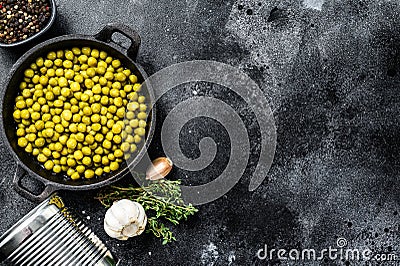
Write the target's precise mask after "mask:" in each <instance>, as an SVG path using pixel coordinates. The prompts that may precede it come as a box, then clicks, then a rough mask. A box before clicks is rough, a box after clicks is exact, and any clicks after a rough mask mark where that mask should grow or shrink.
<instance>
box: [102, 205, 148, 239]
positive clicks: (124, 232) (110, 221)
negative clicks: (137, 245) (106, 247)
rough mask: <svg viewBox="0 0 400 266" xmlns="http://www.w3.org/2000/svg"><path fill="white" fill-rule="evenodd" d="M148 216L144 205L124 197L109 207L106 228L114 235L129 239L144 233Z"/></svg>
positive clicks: (105, 222)
mask: <svg viewBox="0 0 400 266" xmlns="http://www.w3.org/2000/svg"><path fill="white" fill-rule="evenodd" d="M146 223H147V216H146V213H145V211H144V209H143V206H142V205H140V204H139V203H137V202H134V201H131V200H127V199H123V200H119V201H117V202H114V204H113V205H112V206H111V208H109V209H108V210H107V212H106V216H105V218H104V230H105V231H106V233H107V234H108V235H109V236H110V237H112V238H116V239H119V240H127V239H128V238H130V237H133V236H137V235H140V234H141V233H143V231H144V229H145V227H146Z"/></svg>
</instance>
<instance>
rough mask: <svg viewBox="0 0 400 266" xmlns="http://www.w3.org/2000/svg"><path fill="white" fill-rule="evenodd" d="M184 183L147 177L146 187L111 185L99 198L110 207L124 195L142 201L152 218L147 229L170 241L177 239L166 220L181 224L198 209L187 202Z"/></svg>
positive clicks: (123, 197) (165, 240)
mask: <svg viewBox="0 0 400 266" xmlns="http://www.w3.org/2000/svg"><path fill="white" fill-rule="evenodd" d="M180 184H181V181H179V180H178V181H171V180H167V179H161V180H157V181H147V183H146V184H145V185H144V186H143V187H135V186H133V185H130V186H128V187H119V186H111V187H110V188H109V189H108V190H107V191H103V192H101V193H100V194H99V195H98V196H97V199H98V200H99V201H100V202H101V204H103V205H104V206H105V207H107V208H109V207H111V205H112V204H113V202H114V201H117V200H120V199H130V200H132V201H136V202H138V203H140V204H142V206H143V208H144V210H145V211H146V214H147V218H148V220H147V221H148V225H147V230H146V232H147V233H153V234H154V235H155V236H156V237H159V238H162V239H163V244H167V243H170V242H172V241H174V240H176V239H175V237H174V235H173V233H172V231H171V229H170V228H169V227H167V226H166V225H165V222H170V223H172V224H173V225H178V224H179V222H180V221H182V220H187V218H188V217H189V216H190V215H193V214H195V213H196V212H197V211H198V210H197V209H196V208H195V207H193V206H192V205H191V204H185V202H184V201H183V199H182V193H181V188H180V186H179V185H180Z"/></svg>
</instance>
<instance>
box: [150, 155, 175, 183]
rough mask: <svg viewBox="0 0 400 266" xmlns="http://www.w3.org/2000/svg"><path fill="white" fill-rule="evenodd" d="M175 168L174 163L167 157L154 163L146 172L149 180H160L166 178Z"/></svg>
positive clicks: (160, 158)
mask: <svg viewBox="0 0 400 266" xmlns="http://www.w3.org/2000/svg"><path fill="white" fill-rule="evenodd" d="M172 167H173V163H172V161H171V160H170V159H169V158H167V157H159V158H157V159H155V160H154V161H153V162H152V165H151V166H150V167H149V168H148V169H147V171H146V179H147V180H159V179H162V178H164V177H166V176H167V175H168V174H169V172H171V170H172Z"/></svg>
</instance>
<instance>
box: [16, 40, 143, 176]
mask: <svg viewBox="0 0 400 266" xmlns="http://www.w3.org/2000/svg"><path fill="white" fill-rule="evenodd" d="M19 87H20V90H21V93H20V94H19V95H18V96H17V97H16V99H15V109H14V113H13V116H14V119H15V121H16V122H17V124H18V129H17V131H16V134H17V136H18V146H20V147H21V148H24V149H25V151H26V152H28V153H31V154H32V155H34V156H35V157H36V159H37V160H38V161H39V162H40V163H41V164H43V166H44V168H45V169H47V170H49V171H53V172H54V173H56V174H59V173H61V172H64V173H66V175H67V176H68V177H70V178H71V179H72V180H77V179H80V178H83V177H84V178H88V179H90V178H93V177H95V176H98V177H99V176H102V175H103V174H104V173H110V172H112V171H117V170H118V169H119V167H120V165H121V163H122V161H123V159H124V158H125V159H128V158H129V157H130V156H131V155H133V154H134V153H135V152H137V149H138V147H137V145H139V144H140V143H141V142H142V141H143V139H144V137H145V134H146V129H145V128H146V119H147V113H146V110H147V105H146V98H145V96H143V95H141V85H140V84H139V83H138V79H137V77H136V76H135V75H134V74H133V73H132V72H131V70H130V69H127V68H125V67H124V66H122V64H121V62H120V60H118V59H114V58H113V57H111V56H109V55H108V54H107V53H106V52H104V51H99V50H97V49H91V48H90V47H82V48H77V47H74V48H72V49H70V50H59V51H54V52H49V53H48V54H47V56H46V57H45V58H43V57H39V58H37V59H36V61H35V62H34V63H32V64H31V65H30V68H29V69H26V70H25V72H24V79H23V81H22V82H21V83H20V86H19Z"/></svg>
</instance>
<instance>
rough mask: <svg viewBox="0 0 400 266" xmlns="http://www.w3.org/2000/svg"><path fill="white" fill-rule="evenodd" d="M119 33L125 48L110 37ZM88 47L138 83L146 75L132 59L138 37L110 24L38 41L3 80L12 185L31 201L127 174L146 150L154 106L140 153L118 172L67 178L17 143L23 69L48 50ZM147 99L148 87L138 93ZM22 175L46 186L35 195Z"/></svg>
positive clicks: (4, 127) (150, 98)
mask: <svg viewBox="0 0 400 266" xmlns="http://www.w3.org/2000/svg"><path fill="white" fill-rule="evenodd" d="M116 32H118V33H121V34H122V35H124V36H125V37H127V38H128V39H130V41H131V46H130V47H129V48H128V49H124V48H123V47H121V46H119V45H117V44H115V43H114V42H113V41H112V39H111V37H112V35H113V34H114V33H116ZM83 46H89V47H91V48H96V49H99V50H103V51H106V52H107V53H108V54H109V55H110V56H112V57H114V58H118V59H120V60H121V63H122V64H123V65H124V66H125V67H127V68H129V69H131V70H132V72H133V73H134V74H135V75H136V76H137V77H138V82H140V83H142V82H143V81H144V80H145V79H146V78H147V75H146V73H145V72H144V71H143V69H142V67H141V66H140V65H138V64H137V63H136V62H135V60H136V56H137V53H138V50H139V46H140V37H139V35H138V33H137V32H136V31H134V30H133V29H131V28H130V27H127V26H125V25H121V24H109V25H107V26H106V27H104V28H103V29H102V30H101V31H100V33H98V34H97V35H95V36H85V35H66V36H61V37H57V38H54V39H51V40H48V41H46V42H43V43H41V44H38V45H37V46H35V47H34V48H32V49H31V50H29V51H28V52H27V53H26V54H24V55H23V56H22V57H21V58H20V59H19V60H18V61H17V62H16V63H15V65H14V66H13V67H12V69H11V72H10V74H9V76H8V79H7V81H6V83H5V84H6V87H5V88H3V90H2V99H3V101H2V107H1V110H2V113H1V114H2V123H1V127H2V128H1V134H2V137H3V139H4V143H5V144H6V146H7V147H8V149H9V150H10V151H11V154H12V155H13V157H14V158H15V160H16V161H17V164H18V165H17V170H16V173H15V176H14V181H13V183H14V188H15V190H16V191H17V192H18V193H19V194H20V195H22V196H23V197H25V198H27V199H29V200H31V201H36V202H39V201H42V200H44V199H45V198H47V197H48V196H49V195H50V194H51V193H53V192H54V191H56V190H61V189H63V190H88V189H95V188H99V187H102V186H106V185H109V184H111V183H113V182H115V181H117V180H119V179H121V178H122V177H124V176H125V175H126V174H127V173H129V169H132V168H134V167H135V166H136V165H137V164H138V163H139V162H140V159H141V158H142V157H143V155H144V154H145V152H146V151H147V148H148V145H149V144H150V141H151V138H152V136H153V133H154V127H155V109H154V108H153V109H152V111H151V112H150V113H149V115H148V119H147V125H148V126H147V130H146V131H147V135H146V139H145V142H144V144H142V145H141V146H140V147H139V149H138V150H139V152H138V153H136V155H135V156H132V157H131V159H129V160H128V161H127V162H124V163H123V164H122V165H121V167H120V169H119V170H118V171H115V172H112V173H109V174H108V175H105V176H102V177H100V178H94V179H90V180H83V179H81V180H75V181H72V180H69V179H68V178H64V177H63V176H60V175H56V174H54V173H52V172H51V171H47V170H45V169H44V168H43V167H42V165H41V164H39V163H38V162H37V160H36V158H35V157H34V156H32V155H31V154H29V153H27V152H25V150H24V149H22V148H20V147H19V146H18V145H17V136H16V129H17V124H16V122H15V121H14V119H13V112H14V104H15V97H16V96H17V95H18V93H19V91H20V89H19V83H20V82H21V80H22V78H23V76H24V71H25V69H27V68H29V66H30V64H31V63H33V62H34V60H36V58H38V57H40V56H45V55H46V54H47V53H48V52H50V51H57V50H62V49H67V48H69V49H71V48H72V47H83ZM141 93H142V94H143V95H144V96H146V99H148V106H152V104H153V101H154V96H153V92H152V90H151V87H150V86H147V89H146V90H142V92H141ZM22 178H34V179H36V180H38V181H40V182H42V183H43V184H44V186H45V188H44V190H43V191H42V192H41V193H40V194H39V195H36V194H34V193H33V192H31V191H29V190H28V189H27V188H25V187H23V186H22V185H21V180H22Z"/></svg>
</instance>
